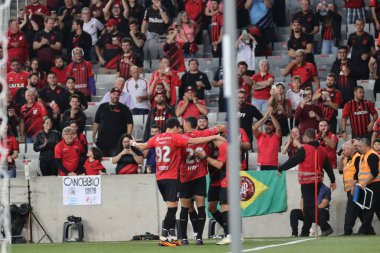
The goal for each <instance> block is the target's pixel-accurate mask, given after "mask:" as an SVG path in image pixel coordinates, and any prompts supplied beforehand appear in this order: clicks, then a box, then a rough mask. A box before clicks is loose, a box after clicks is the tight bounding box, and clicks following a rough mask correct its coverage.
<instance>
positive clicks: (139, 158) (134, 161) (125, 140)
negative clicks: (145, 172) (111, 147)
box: [111, 134, 144, 174]
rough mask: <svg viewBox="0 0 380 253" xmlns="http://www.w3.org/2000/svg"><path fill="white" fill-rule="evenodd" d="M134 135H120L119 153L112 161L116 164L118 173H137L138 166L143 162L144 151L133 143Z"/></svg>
mask: <svg viewBox="0 0 380 253" xmlns="http://www.w3.org/2000/svg"><path fill="white" fill-rule="evenodd" d="M131 141H132V136H131V135H130V134H123V135H122V136H121V137H120V141H119V146H118V149H117V153H118V154H117V155H116V156H114V157H112V159H111V162H112V163H113V164H117V165H116V174H137V168H138V166H139V165H142V164H143V161H144V156H143V153H142V152H141V151H140V150H139V149H138V148H136V147H132V145H131Z"/></svg>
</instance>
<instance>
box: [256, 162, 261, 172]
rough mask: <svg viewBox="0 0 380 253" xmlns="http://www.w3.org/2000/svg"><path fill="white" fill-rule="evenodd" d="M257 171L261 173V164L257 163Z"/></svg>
mask: <svg viewBox="0 0 380 253" xmlns="http://www.w3.org/2000/svg"><path fill="white" fill-rule="evenodd" d="M256 170H257V171H260V170H261V164H260V163H257V167H256Z"/></svg>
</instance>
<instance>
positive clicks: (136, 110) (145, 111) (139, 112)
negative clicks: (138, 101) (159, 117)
mask: <svg viewBox="0 0 380 253" xmlns="http://www.w3.org/2000/svg"><path fill="white" fill-rule="evenodd" d="M132 114H133V115H144V114H149V109H142V108H133V109H132Z"/></svg>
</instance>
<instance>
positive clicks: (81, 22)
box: [73, 18, 84, 28]
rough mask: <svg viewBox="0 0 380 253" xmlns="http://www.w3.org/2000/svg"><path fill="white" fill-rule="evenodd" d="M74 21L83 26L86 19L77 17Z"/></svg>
mask: <svg viewBox="0 0 380 253" xmlns="http://www.w3.org/2000/svg"><path fill="white" fill-rule="evenodd" d="M73 22H75V23H77V25H79V26H80V28H83V25H84V21H83V20H82V19H79V18H76V19H74V21H73Z"/></svg>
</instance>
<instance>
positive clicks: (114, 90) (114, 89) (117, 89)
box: [111, 87, 121, 94]
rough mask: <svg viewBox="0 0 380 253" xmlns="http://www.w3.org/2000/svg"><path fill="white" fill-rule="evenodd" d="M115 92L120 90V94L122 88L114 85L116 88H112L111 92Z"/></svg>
mask: <svg viewBox="0 0 380 253" xmlns="http://www.w3.org/2000/svg"><path fill="white" fill-rule="evenodd" d="M114 92H118V93H119V94H120V93H121V90H120V89H119V88H117V87H114V88H112V90H111V93H114Z"/></svg>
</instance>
